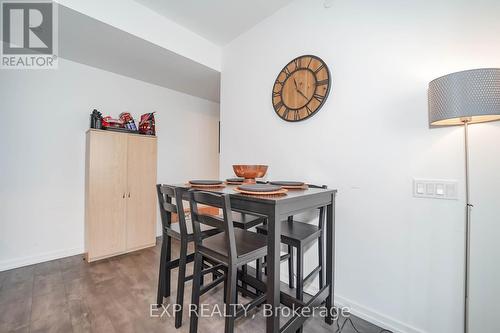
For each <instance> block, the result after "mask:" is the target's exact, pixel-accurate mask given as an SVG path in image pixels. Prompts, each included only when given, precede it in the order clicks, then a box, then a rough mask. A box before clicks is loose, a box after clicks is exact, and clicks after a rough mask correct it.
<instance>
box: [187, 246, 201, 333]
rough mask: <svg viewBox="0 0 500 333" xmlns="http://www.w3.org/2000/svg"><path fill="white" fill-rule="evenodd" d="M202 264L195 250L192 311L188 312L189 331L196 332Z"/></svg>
mask: <svg viewBox="0 0 500 333" xmlns="http://www.w3.org/2000/svg"><path fill="white" fill-rule="evenodd" d="M202 266H203V257H202V255H201V254H200V253H198V252H196V254H195V256H194V274H193V292H192V296H191V306H192V307H193V308H194V310H195V311H194V313H190V314H189V315H190V321H189V333H197V332H198V314H199V310H200V287H201V285H200V282H201V270H202V268H203V267H202Z"/></svg>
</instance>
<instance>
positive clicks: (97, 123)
mask: <svg viewBox="0 0 500 333" xmlns="http://www.w3.org/2000/svg"><path fill="white" fill-rule="evenodd" d="M90 128H97V129H101V128H102V114H101V113H100V112H99V111H97V110H96V109H94V111H92V113H91V114H90Z"/></svg>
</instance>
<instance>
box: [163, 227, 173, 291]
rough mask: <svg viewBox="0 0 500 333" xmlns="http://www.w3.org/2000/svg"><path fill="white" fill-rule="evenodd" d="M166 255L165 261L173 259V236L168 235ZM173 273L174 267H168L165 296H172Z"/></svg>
mask: <svg viewBox="0 0 500 333" xmlns="http://www.w3.org/2000/svg"><path fill="white" fill-rule="evenodd" d="M166 246H167V248H166V255H165V262H166V263H168V262H170V261H171V260H172V237H170V236H167V244H166ZM171 273H172V268H170V267H169V268H167V271H166V274H165V294H164V295H163V296H165V297H169V296H170V284H171V283H170V281H171Z"/></svg>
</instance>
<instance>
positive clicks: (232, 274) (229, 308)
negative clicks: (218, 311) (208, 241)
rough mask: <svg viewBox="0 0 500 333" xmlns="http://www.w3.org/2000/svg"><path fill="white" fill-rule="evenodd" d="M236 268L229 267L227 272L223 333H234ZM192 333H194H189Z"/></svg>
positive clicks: (233, 266)
mask: <svg viewBox="0 0 500 333" xmlns="http://www.w3.org/2000/svg"><path fill="white" fill-rule="evenodd" d="M237 273H238V268H237V267H236V266H235V265H229V267H228V271H227V280H228V288H227V303H226V315H227V316H226V325H225V329H224V332H225V333H234V321H235V319H236V312H235V310H236V296H237V285H238V275H237ZM191 333H194V332H191Z"/></svg>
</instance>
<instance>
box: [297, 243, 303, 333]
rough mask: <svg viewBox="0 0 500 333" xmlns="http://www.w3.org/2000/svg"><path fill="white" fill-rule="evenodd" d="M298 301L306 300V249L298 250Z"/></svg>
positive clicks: (299, 332)
mask: <svg viewBox="0 0 500 333" xmlns="http://www.w3.org/2000/svg"><path fill="white" fill-rule="evenodd" d="M297 299H298V300H300V301H303V300H304V248H303V247H302V246H299V247H298V248H297ZM297 333H302V326H301V327H300V328H299V329H298V330H297Z"/></svg>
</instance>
